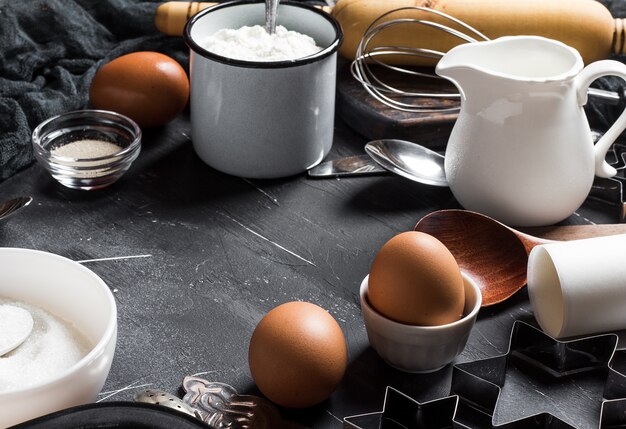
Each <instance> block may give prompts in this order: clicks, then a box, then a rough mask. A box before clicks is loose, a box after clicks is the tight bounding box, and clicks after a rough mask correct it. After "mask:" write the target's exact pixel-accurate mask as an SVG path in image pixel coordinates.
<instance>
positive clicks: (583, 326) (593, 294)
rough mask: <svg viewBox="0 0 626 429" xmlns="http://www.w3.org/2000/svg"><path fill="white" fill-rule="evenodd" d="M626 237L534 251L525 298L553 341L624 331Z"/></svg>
mask: <svg viewBox="0 0 626 429" xmlns="http://www.w3.org/2000/svg"><path fill="white" fill-rule="evenodd" d="M625 246H626V234H622V235H614V236H610V237H596V238H588V239H585V240H573V241H564V242H554V243H549V244H543V245H540V246H536V247H535V248H533V250H532V251H531V252H530V256H529V258H528V295H529V297H530V303H531V304H532V307H533V311H534V313H535V318H536V319H537V322H538V323H539V326H541V328H542V329H543V330H544V331H545V332H546V333H548V334H549V335H551V336H553V337H555V338H565V337H572V336H577V335H589V334H596V333H600V332H608V331H619V330H624V329H626V252H624V247H625Z"/></svg>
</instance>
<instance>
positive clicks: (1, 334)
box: [0, 304, 34, 357]
mask: <svg viewBox="0 0 626 429" xmlns="http://www.w3.org/2000/svg"><path fill="white" fill-rule="evenodd" d="M33 324H34V322H33V316H32V315H31V314H30V312H29V311H28V310H25V309H23V308H21V307H16V306H14V305H9V304H3V305H0V357H1V356H4V355H5V354H7V353H9V352H10V351H12V350H15V349H16V348H17V347H19V346H20V345H21V344H22V343H23V342H24V341H26V339H27V338H28V336H29V335H30V333H31V332H32V330H33Z"/></svg>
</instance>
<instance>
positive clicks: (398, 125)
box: [337, 62, 458, 150]
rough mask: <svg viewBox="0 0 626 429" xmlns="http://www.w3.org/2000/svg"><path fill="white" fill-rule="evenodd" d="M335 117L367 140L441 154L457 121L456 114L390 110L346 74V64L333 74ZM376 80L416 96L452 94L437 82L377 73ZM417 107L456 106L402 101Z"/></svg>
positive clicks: (427, 100)
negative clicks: (408, 143) (409, 143)
mask: <svg viewBox="0 0 626 429" xmlns="http://www.w3.org/2000/svg"><path fill="white" fill-rule="evenodd" d="M337 73H338V74H337V113H338V115H339V116H340V117H341V119H343V120H344V121H345V122H346V123H347V124H348V125H349V126H350V127H351V128H352V129H354V130H355V131H356V132H358V133H359V134H361V135H362V136H364V137H366V138H367V139H368V140H376V139H383V138H395V139H403V140H409V141H413V142H415V143H419V144H421V145H423V146H426V147H429V148H431V149H435V150H443V149H444V148H445V145H446V143H447V141H448V136H449V135H450V131H451V130H452V126H453V125H454V121H455V120H456V118H457V113H449V112H446V113H441V112H434V113H411V112H403V111H400V110H396V109H393V108H391V107H388V106H386V105H384V104H383V103H381V102H380V101H378V100H376V99H375V98H374V97H372V96H371V95H370V94H369V93H368V92H367V91H366V90H365V88H363V85H361V83H360V82H358V81H357V80H356V79H355V78H354V77H353V76H352V74H351V73H350V64H349V63H347V62H345V63H344V64H342V65H340V67H339V69H338V72H337ZM376 73H377V76H380V77H381V78H383V79H384V81H385V82H386V83H389V84H392V85H393V86H396V87H398V88H402V89H405V90H411V91H414V92H415V91H419V92H441V91H444V90H445V91H455V88H454V86H453V85H452V84H450V83H448V82H447V81H443V80H440V79H428V78H421V77H412V76H408V75H404V74H398V73H395V72H387V71H385V70H384V69H383V68H380V67H379V69H377V71H376ZM402 101H403V102H406V103H412V104H415V103H419V105H420V106H429V107H435V106H446V107H450V106H454V105H457V104H458V102H455V101H451V100H441V99H435V98H420V99H416V98H412V99H409V98H404V99H403V100H402Z"/></svg>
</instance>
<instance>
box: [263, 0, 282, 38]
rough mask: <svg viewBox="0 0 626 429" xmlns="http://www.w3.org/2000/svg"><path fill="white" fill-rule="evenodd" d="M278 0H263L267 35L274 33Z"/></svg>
mask: <svg viewBox="0 0 626 429" xmlns="http://www.w3.org/2000/svg"><path fill="white" fill-rule="evenodd" d="M278 3H280V0H265V31H267V34H274V33H275V32H276V16H277V15H278Z"/></svg>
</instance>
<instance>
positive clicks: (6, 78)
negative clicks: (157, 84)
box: [0, 0, 188, 181]
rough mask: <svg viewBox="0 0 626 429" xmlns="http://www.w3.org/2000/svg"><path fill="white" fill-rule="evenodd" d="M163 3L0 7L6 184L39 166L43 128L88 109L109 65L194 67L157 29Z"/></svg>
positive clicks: (44, 0) (0, 162)
mask: <svg viewBox="0 0 626 429" xmlns="http://www.w3.org/2000/svg"><path fill="white" fill-rule="evenodd" d="M158 4H159V2H157V1H132V0H32V1H25V2H22V1H8V0H0V181H2V180H4V179H6V178H8V177H10V176H11V175H13V174H14V173H15V172H17V171H19V170H20V169H21V168H24V167H25V166H27V165H29V164H30V163H31V162H32V161H33V153H32V148H31V143H30V135H31V132H32V130H33V129H34V128H35V127H36V126H37V124H39V123H40V122H41V121H43V120H44V119H47V118H49V117H51V116H54V115H57V114H60V113H63V112H67V111H71V110H76V109H82V108H85V107H87V105H88V92H89V84H90V82H91V79H92V78H93V75H94V74H95V72H96V70H97V69H98V67H99V66H100V65H101V64H103V63H104V62H107V61H110V60H111V59H113V58H116V57H118V56H120V55H124V54H127V53H129V52H134V51H141V50H149V51H158V52H162V53H164V54H167V55H170V56H172V57H173V58H175V59H176V60H178V61H179V62H180V63H181V65H183V67H185V68H186V67H187V58H188V56H187V55H188V54H187V49H186V48H185V45H184V42H183V41H182V38H181V37H168V36H164V35H161V34H160V33H159V32H158V30H157V29H156V28H155V27H154V24H153V21H154V12H155V9H156V7H157V6H158Z"/></svg>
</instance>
